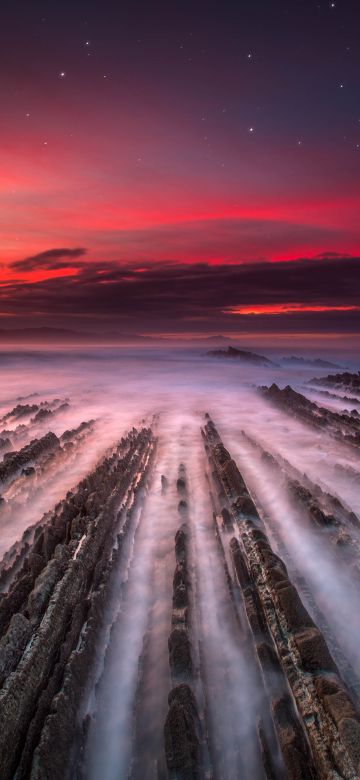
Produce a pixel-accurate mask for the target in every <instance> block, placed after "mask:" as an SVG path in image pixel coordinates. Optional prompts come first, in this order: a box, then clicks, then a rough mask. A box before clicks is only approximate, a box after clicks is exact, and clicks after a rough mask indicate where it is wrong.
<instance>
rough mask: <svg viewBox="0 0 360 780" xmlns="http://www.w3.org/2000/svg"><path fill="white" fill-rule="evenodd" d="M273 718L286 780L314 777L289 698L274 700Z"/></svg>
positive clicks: (301, 779)
mask: <svg viewBox="0 0 360 780" xmlns="http://www.w3.org/2000/svg"><path fill="white" fill-rule="evenodd" d="M273 717H274V723H275V728H276V732H277V736H278V740H279V744H280V748H281V752H282V755H283V759H284V764H285V767H286V772H287V775H286V777H287V779H288V780H310V778H312V777H313V776H314V775H313V771H312V762H311V759H310V755H309V751H308V747H307V744H306V742H305V738H304V735H303V732H302V729H301V726H300V724H299V722H298V720H297V718H296V716H295V712H294V709H293V706H292V703H291V700H290V698H289V696H287V695H284V696H283V697H281V698H280V699H277V700H275V702H274V704H273Z"/></svg>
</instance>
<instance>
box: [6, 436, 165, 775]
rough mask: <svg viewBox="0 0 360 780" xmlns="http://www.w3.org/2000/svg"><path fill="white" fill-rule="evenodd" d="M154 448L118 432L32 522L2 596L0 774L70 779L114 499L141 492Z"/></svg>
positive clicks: (116, 544)
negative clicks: (91, 466)
mask: <svg viewBox="0 0 360 780" xmlns="http://www.w3.org/2000/svg"><path fill="white" fill-rule="evenodd" d="M155 446H156V442H155V440H154V438H153V436H152V433H151V430H149V429H145V428H144V429H142V430H140V431H137V430H136V429H133V430H132V431H131V433H130V434H129V435H128V436H127V437H126V438H124V439H122V440H121V442H120V443H119V445H118V446H117V447H116V448H115V449H114V451H113V453H112V454H111V455H110V456H109V457H107V458H105V459H104V460H103V461H102V462H101V463H100V464H99V466H98V467H97V468H96V469H95V470H94V471H93V472H92V473H91V474H89V475H88V476H87V477H86V478H85V479H83V480H82V481H81V482H80V483H79V485H78V487H77V489H76V490H75V491H70V492H69V493H68V494H67V496H66V499H65V500H64V501H63V502H61V503H60V504H59V505H58V506H57V507H56V509H55V511H54V512H53V513H49V515H48V517H47V521H46V522H44V523H43V524H42V525H39V526H37V528H36V532H35V534H34V538H33V541H32V543H31V544H29V546H28V549H27V551H26V555H25V556H24V559H23V561H22V566H21V568H20V569H19V571H18V576H17V578H16V579H15V582H14V584H13V586H12V588H11V589H10V590H9V592H8V593H6V594H3V598H2V603H1V619H2V629H3V638H2V641H1V645H0V670H1V673H2V679H3V687H2V689H1V691H0V720H1V723H2V729H1V732H0V755H1V779H2V780H10V778H12V779H13V778H16V780H25V778H29V777H30V778H32V780H35V779H36V780H40V778H41V779H43V778H45V777H48V778H50V777H51V778H52V779H54V780H60V778H61V780H63V779H64V778H66V777H68V776H70V775H69V772H70V767H71V760H72V756H73V751H74V743H75V742H76V736H77V730H78V729H79V724H78V722H77V713H78V709H79V704H80V701H81V697H82V695H83V693H84V690H85V687H86V683H87V680H88V675H89V670H90V668H91V661H92V659H93V656H94V653H95V645H96V639H97V636H98V631H99V630H100V628H101V625H102V615H103V611H104V609H105V607H106V603H107V599H108V597H109V591H110V586H111V572H112V570H113V568H114V567H116V565H117V561H118V557H119V555H120V554H121V544H122V539H123V533H124V530H121V529H120V528H119V506H120V505H121V503H122V502H123V501H124V499H125V497H127V496H128V495H129V491H132V492H133V493H134V494H135V495H136V493H137V492H138V491H141V490H142V488H143V485H144V481H145V480H146V475H147V472H148V468H149V464H150V462H151V458H152V455H153V452H154V450H155ZM79 738H80V735H79Z"/></svg>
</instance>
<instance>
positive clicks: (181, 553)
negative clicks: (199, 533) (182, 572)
mask: <svg viewBox="0 0 360 780" xmlns="http://www.w3.org/2000/svg"><path fill="white" fill-rule="evenodd" d="M186 548H187V533H186V528H185V527H184V526H182V528H180V529H179V530H178V531H177V532H176V534H175V557H176V560H177V561H179V562H183V561H185V556H186Z"/></svg>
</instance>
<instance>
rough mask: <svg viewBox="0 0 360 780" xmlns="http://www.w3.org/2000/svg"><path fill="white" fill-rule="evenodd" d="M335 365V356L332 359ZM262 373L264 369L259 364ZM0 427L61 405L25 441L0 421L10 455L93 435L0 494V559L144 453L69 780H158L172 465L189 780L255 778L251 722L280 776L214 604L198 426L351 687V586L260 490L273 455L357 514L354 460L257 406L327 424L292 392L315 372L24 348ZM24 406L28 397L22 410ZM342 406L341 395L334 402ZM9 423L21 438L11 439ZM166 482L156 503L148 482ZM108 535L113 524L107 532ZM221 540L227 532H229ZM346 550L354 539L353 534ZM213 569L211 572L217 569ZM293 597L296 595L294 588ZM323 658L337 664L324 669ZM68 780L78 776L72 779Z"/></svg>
mask: <svg viewBox="0 0 360 780" xmlns="http://www.w3.org/2000/svg"><path fill="white" fill-rule="evenodd" d="M339 359H341V356H339ZM274 360H275V361H276V358H274ZM1 363H2V384H1V395H0V415H5V414H6V413H7V412H8V411H9V409H11V408H12V407H13V406H16V404H17V403H19V400H17V399H19V398H21V399H23V400H21V401H20V403H22V404H25V403H40V402H41V401H46V400H47V401H51V400H52V399H54V398H57V399H68V403H69V406H68V408H66V409H65V410H64V411H63V412H60V413H59V414H58V415H54V416H53V417H52V418H51V419H49V420H44V422H43V423H39V424H37V425H35V426H33V425H32V424H31V422H30V417H29V416H28V417H24V419H21V420H20V421H19V420H13V421H11V420H10V421H9V422H7V423H5V424H4V426H3V427H4V428H6V429H7V430H8V431H9V437H10V439H11V436H12V432H13V435H14V449H19V448H20V447H23V446H24V445H25V444H27V443H29V442H30V441H31V440H32V439H34V438H36V437H41V436H43V435H45V434H46V433H47V432H48V431H49V430H51V431H53V432H54V433H55V434H56V435H57V436H61V434H62V433H63V432H64V431H66V430H71V429H73V428H76V427H77V426H79V424H80V423H81V422H83V421H85V422H87V421H90V420H94V426H93V429H92V430H91V431H90V432H89V434H88V435H87V436H86V437H84V438H83V439H81V438H80V439H79V440H78V441H77V443H76V445H75V447H74V448H73V450H70V449H69V451H68V453H67V454H66V456H64V455H62V456H61V457H60V456H58V455H55V456H54V458H53V459H52V460H51V461H50V462H49V463H48V464H47V463H45V465H44V469H43V473H42V474H39V476H37V477H36V483H35V482H34V483H32V482H31V481H29V482H28V483H26V480H25V481H24V480H23V483H21V482H19V483H18V482H16V483H14V486H11V485H9V486H6V487H5V488H4V490H5V493H4V496H5V497H6V498H7V499H8V501H9V507H10V508H11V511H10V509H9V510H8V511H7V512H3V514H2V516H1V515H0V525H1V536H0V555H1V556H2V555H4V554H5V553H6V552H7V551H8V550H9V549H10V548H11V546H12V545H16V543H18V542H19V541H20V540H21V537H22V535H23V533H24V532H25V531H26V529H27V528H28V527H29V526H32V525H33V524H36V523H37V522H39V520H40V519H41V517H42V516H43V515H44V513H46V512H48V511H50V510H51V509H52V508H53V507H54V506H55V505H56V504H57V502H58V501H60V500H61V499H62V498H63V496H64V495H65V494H66V493H67V491H69V490H71V489H72V488H73V487H75V485H76V484H77V483H78V482H79V481H80V480H81V479H82V478H83V477H85V475H86V474H87V473H88V472H89V471H91V470H92V469H94V468H95V466H96V464H97V463H98V461H99V460H100V459H101V458H102V457H103V456H104V455H105V454H106V453H108V452H111V451H112V447H113V446H114V445H115V443H116V442H117V441H118V440H119V439H120V438H121V437H122V436H124V435H125V434H126V433H127V432H128V431H129V430H131V429H132V428H133V426H135V427H138V428H139V427H141V426H144V425H146V426H150V425H151V426H152V429H153V432H154V435H155V436H156V437H157V439H158V443H157V450H156V456H155V459H154V463H153V466H152V468H151V472H150V475H149V477H148V482H147V489H146V493H144V496H143V499H142V502H141V504H140V505H139V506H138V508H137V510H136V512H135V513H134V516H133V518H132V521H131V528H130V531H129V534H128V537H127V541H126V545H125V547H124V549H123V552H122V557H121V558H120V561H119V566H118V571H117V573H116V576H115V578H114V582H113V591H112V597H111V603H110V605H109V606H108V611H107V613H106V620H105V625H104V629H103V632H102V635H101V638H100V639H99V641H98V647H97V656H96V663H95V664H94V668H93V671H92V676H91V680H90V683H89V686H88V689H87V691H86V696H85V698H84V701H83V703H82V709H81V712H82V717H85V716H87V718H88V724H89V725H88V728H87V732H86V736H85V737H84V740H83V746H82V775H81V777H82V778H86V780H97V779H98V778H99V777H101V778H102V779H103V780H119V778H127V777H132V778H136V779H137V780H140V778H144V779H145V780H151V778H164V777H166V776H167V775H166V768H165V760H164V747H163V726H164V722H165V719H166V713H167V709H168V703H167V700H168V694H169V691H170V690H171V688H172V685H173V683H172V679H171V672H170V668H169V661H168V637H169V633H170V630H171V611H172V580H173V574H174V568H175V565H176V560H175V550H174V537H175V533H176V531H177V530H178V529H179V528H180V526H181V524H182V522H183V520H184V518H183V517H182V516H181V513H179V510H178V503H179V495H178V492H177V489H176V481H177V477H178V469H179V464H180V463H182V464H184V466H185V468H186V474H187V498H186V500H187V505H188V506H187V514H186V523H187V527H188V529H189V534H190V548H189V570H190V573H191V604H192V619H191V644H192V652H193V658H194V666H195V675H194V689H195V691H196V696H197V702H198V709H199V714H200V719H201V722H202V723H205V721H206V723H207V726H206V729H207V732H208V733H207V736H208V744H209V745H210V748H209V754H208V755H207V756H205V759H204V764H205V769H204V777H205V776H206V777H217V778H229V779H231V780H232V778H237V777H244V778H262V777H264V774H263V769H262V766H261V757H260V752H259V745H258V740H257V727H258V722H259V719H261V721H262V724H263V728H264V731H265V733H266V736H267V740H268V743H269V745H270V748H271V751H272V753H273V755H274V762H275V766H276V767H277V771H278V775H277V776H278V777H279V778H280V777H282V776H283V772H284V769H283V766H282V763H281V760H280V758H279V755H278V748H277V747H276V740H275V736H274V732H273V728H272V725H271V718H270V710H269V705H268V702H267V699H266V695H265V692H264V687H263V683H262V681H261V675H260V671H259V667H258V665H257V664H256V662H255V661H254V657H253V654H252V651H251V642H250V639H249V632H248V629H247V628H246V619H245V613H244V608H243V606H242V602H241V600H240V598H239V597H238V595H237V594H236V593H231V592H230V591H231V589H230V591H229V581H228V577H227V569H226V566H229V567H230V558H229V553H228V540H227V538H226V537H224V538H223V539H220V540H219V537H218V535H217V532H216V522H215V521H214V515H213V512H214V507H213V504H212V501H211V495H210V493H211V474H210V471H209V465H208V463H207V461H206V456H205V451H204V447H203V443H202V439H201V435H200V428H201V426H202V425H203V423H204V414H205V412H207V413H208V414H209V415H210V416H211V418H212V419H213V420H214V422H215V424H216V426H217V428H218V431H219V433H220V435H221V437H222V439H223V442H224V445H225V447H227V448H228V450H229V451H230V453H231V455H232V457H233V458H234V459H235V460H236V462H237V465H238V467H239V469H240V472H241V473H242V475H243V477H244V479H245V480H246V483H247V486H248V488H249V490H250V493H251V495H252V497H253V498H254V500H255V501H256V504H257V506H258V507H259V511H260V515H261V517H262V519H263V521H264V523H265V527H266V529H267V532H268V535H269V538H270V539H271V540H272V543H273V547H274V549H275V551H277V552H278V553H279V554H281V555H282V557H283V558H284V560H285V563H286V564H287V566H288V571H289V573H290V574H291V575H292V577H293V578H294V579H295V581H298V583H299V592H300V593H302V595H303V598H304V603H305V604H306V606H307V608H308V609H309V612H310V614H311V615H312V616H313V617H314V620H315V621H317V622H318V621H319V620H321V627H322V629H323V631H324V633H325V635H326V636H327V638H328V642H329V646H330V649H331V651H332V652H333V655H334V657H335V660H336V661H337V662H338V663H339V665H340V666H341V664H349V665H350V666H351V670H352V673H353V674H354V679H355V680H356V682H357V681H360V627H359V624H358V622H357V621H356V620H354V614H356V611H357V604H358V599H359V591H360V580H358V579H356V578H354V576H353V572H352V570H351V568H347V567H346V566H344V564H343V563H342V562H341V559H340V558H339V557H337V555H336V552H335V551H334V549H333V547H332V546H331V543H330V542H327V539H326V531H325V532H324V534H323V533H322V532H320V531H318V530H316V529H314V528H313V527H311V525H310V524H309V522H307V518H306V516H305V515H304V511H303V510H301V508H299V506H297V505H296V504H295V502H294V501H293V500H292V499H291V497H290V495H289V492H288V490H287V486H286V480H285V479H278V480H275V479H274V475H273V472H272V471H271V469H270V467H269V466H268V465H267V464H266V463H265V462H264V460H263V459H262V458H261V451H260V450H258V449H256V448H255V447H254V446H253V445H251V444H250V443H249V441H248V440H246V439H245V438H244V437H243V435H242V432H243V431H245V433H246V434H247V435H248V436H249V437H252V438H253V439H254V440H255V441H256V442H258V443H259V444H260V445H261V446H262V447H263V449H265V450H268V451H270V452H271V453H273V454H274V455H278V456H281V458H282V459H285V460H286V461H287V462H289V463H290V464H291V466H293V467H295V468H296V469H297V470H298V472H299V473H301V474H303V473H306V474H307V476H308V477H309V478H310V479H311V480H312V482H313V483H317V484H318V485H320V486H321V488H322V489H323V490H324V491H329V492H331V493H332V494H333V495H334V496H336V497H338V498H339V499H340V500H341V501H342V502H343V504H344V506H346V508H347V509H348V510H349V511H350V510H352V511H353V512H355V513H356V514H357V515H360V490H359V484H358V483H357V482H356V481H354V479H353V478H350V476H349V478H347V477H346V475H345V476H344V473H345V472H343V473H342V474H340V473H339V471H338V470H337V469H336V468H335V466H336V465H339V464H340V465H342V466H344V467H351V469H353V470H355V471H356V470H357V471H359V470H360V458H359V455H358V454H357V453H356V451H355V450H354V449H351V448H350V447H347V446H345V445H344V444H342V443H339V442H337V441H336V439H334V438H332V437H331V436H330V434H329V433H328V432H326V431H321V430H319V429H314V428H311V427H310V426H307V425H306V424H304V423H302V422H301V421H300V420H299V419H295V418H294V417H292V416H291V415H290V414H286V413H285V412H283V411H279V410H278V409H277V408H275V407H274V406H271V405H270V404H269V403H267V402H266V401H265V400H263V399H262V398H261V396H260V395H259V393H258V392H257V390H256V387H257V386H258V385H265V384H266V385H267V386H269V385H271V384H272V382H276V383H277V384H278V385H279V386H280V387H284V386H285V385H287V384H291V386H292V387H293V388H295V389H298V390H299V392H302V393H305V394H306V395H307V396H308V397H309V398H311V400H314V401H316V402H317V403H319V404H320V405H323V406H327V407H328V408H330V409H335V410H336V411H341V410H344V409H347V410H349V409H350V408H351V404H350V405H349V403H345V402H342V401H341V399H339V400H337V399H327V398H326V397H325V396H322V395H321V394H319V393H318V392H317V391H316V390H315V389H314V388H312V389H310V388H309V387H307V386H306V382H308V380H309V379H311V378H312V377H313V376H325V375H326V374H327V373H328V370H322V371H319V369H314V368H309V367H305V368H299V367H296V368H289V367H281V366H280V365H278V366H276V365H275V366H273V367H253V366H251V365H244V364H239V363H236V362H229V361H228V362H226V361H224V360H217V359H214V358H212V357H209V356H206V355H205V350H200V349H198V350H194V349H192V350H191V349H189V350H185V349H179V348H178V349H170V348H169V349H160V348H159V349H155V348H154V349H141V350H140V349H137V350H134V349H130V348H128V349H115V348H96V349H95V348H94V349H90V348H86V349H85V348H72V349H68V350H63V349H60V348H59V349H56V350H48V349H41V350H40V349H39V350H32V351H27V352H10V351H6V352H3V353H2V354H1ZM35 394H36V395H35ZM340 395H341V394H340ZM19 422H21V423H22V422H23V423H24V425H25V428H24V429H23V430H22V431H20V433H19V432H18V433H17V432H16V427H17V425H18V424H19ZM162 475H163V476H165V477H166V480H167V489H166V490H164V489H162V484H161V477H162ZM121 522H122V520H119V523H120V525H119V527H120V526H121ZM234 533H235V535H236V532H234ZM352 533H353V535H354V538H355V539H357V538H358V539H359V543H360V534H359V531H358V530H357V529H352ZM224 562H225V563H226V565H224ZM302 583H306V587H305V586H304V587H303V591H302ZM337 653H338V657H337V656H336V654H337ZM74 777H80V775H77V774H76V773H75V774H74Z"/></svg>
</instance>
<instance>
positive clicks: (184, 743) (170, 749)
mask: <svg viewBox="0 0 360 780" xmlns="http://www.w3.org/2000/svg"><path fill="white" fill-rule="evenodd" d="M198 722H199V716H198V713H197V708H196V701H195V697H194V694H193V693H192V691H191V689H190V688H189V686H188V685H179V686H177V687H176V688H174V689H173V690H172V691H171V692H170V694H169V712H168V715H167V718H166V722H165V727H164V740H165V756H166V763H167V767H168V769H169V771H170V772H176V777H177V778H179V780H192V779H193V780H195V778H198V777H199V768H200V744H199V736H198V730H199V725H198Z"/></svg>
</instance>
